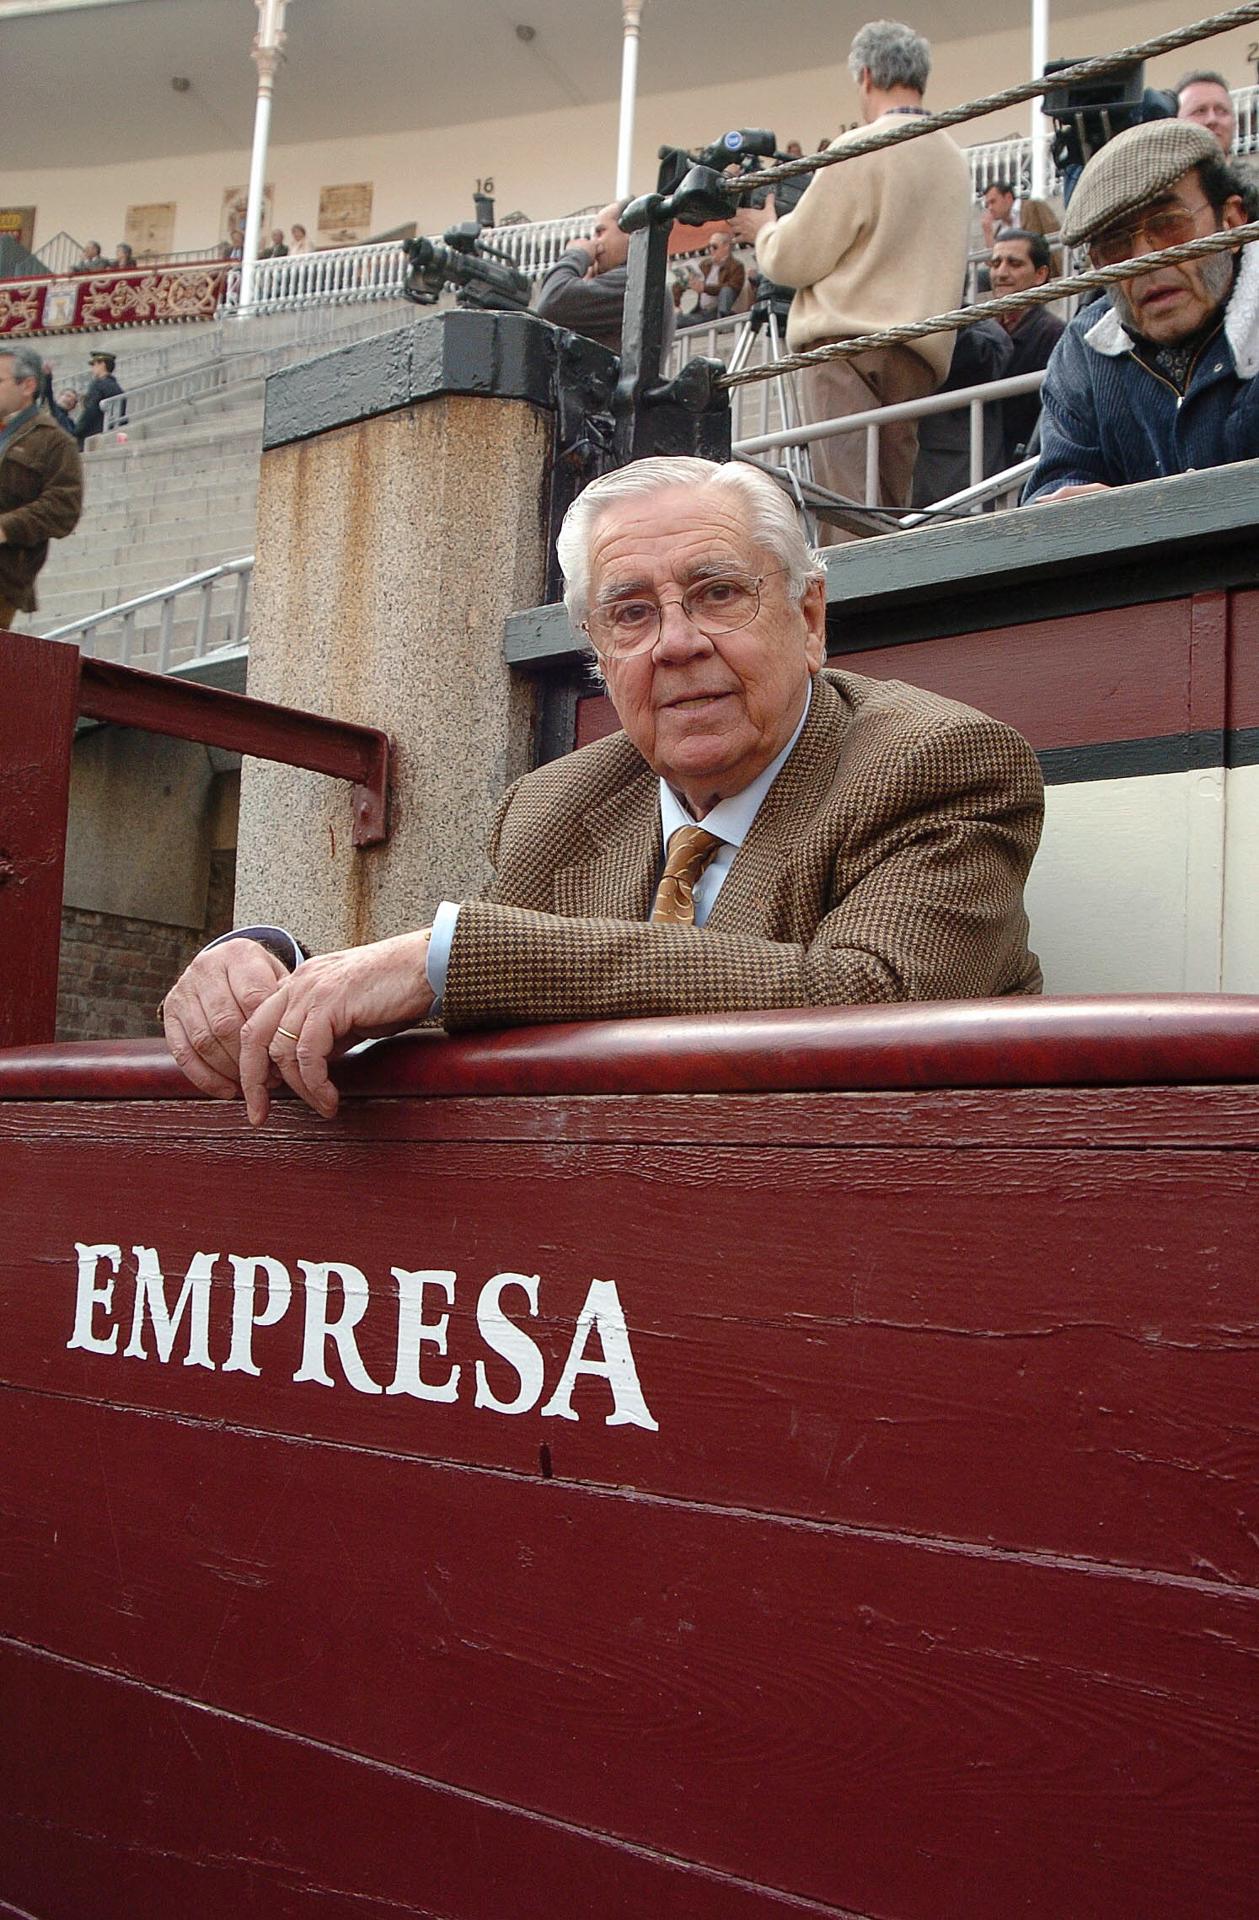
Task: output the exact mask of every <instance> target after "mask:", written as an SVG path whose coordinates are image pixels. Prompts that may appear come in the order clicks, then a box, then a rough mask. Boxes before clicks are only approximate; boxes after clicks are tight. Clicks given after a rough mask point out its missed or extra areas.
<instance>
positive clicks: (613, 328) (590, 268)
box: [533, 200, 676, 353]
mask: <svg viewBox="0 0 1259 1920" xmlns="http://www.w3.org/2000/svg"><path fill="white" fill-rule="evenodd" d="M628 205H629V201H628V200H614V201H613V202H612V204H611V205H610V206H607V207H604V208H603V209H602V210H601V211H600V212H599V213H598V214H596V216H595V223H594V227H593V229H592V230H591V233H590V236H589V238H588V239H586V240H574V242H573V244H572V246H571V247H569V249H568V251H567V252H566V253H563V254H561V255H560V258H559V259H558V260H557V261H556V263H555V265H554V266H553V267H552V268H551V271H550V272H549V273H548V274H547V275H546V278H545V279H544V280H543V282H542V285H541V287H540V288H539V290H538V297H537V300H536V301H535V302H534V308H533V310H534V312H535V313H536V314H538V315H539V316H540V317H541V318H542V319H543V320H549V321H550V322H551V324H552V325H553V326H556V327H567V328H569V330H570V331H571V332H573V333H584V334H585V336H586V338H587V339H588V340H597V341H598V343H599V345H600V346H601V347H609V348H610V349H611V351H612V352H613V353H619V352H620V351H621V326H622V323H623V320H624V314H625V282H626V279H627V277H628V273H629V269H628V267H627V265H626V262H627V260H628V259H629V235H628V233H622V231H621V227H620V219H621V215H622V214H623V213H624V211H625V209H626V207H627V206H628ZM675 324H676V316H675V313H674V308H673V300H672V298H671V297H670V295H669V294H668V293H667V292H666V294H665V302H664V345H665V351H666V352H668V349H669V347H670V346H671V344H672V342H673V330H674V326H675Z"/></svg>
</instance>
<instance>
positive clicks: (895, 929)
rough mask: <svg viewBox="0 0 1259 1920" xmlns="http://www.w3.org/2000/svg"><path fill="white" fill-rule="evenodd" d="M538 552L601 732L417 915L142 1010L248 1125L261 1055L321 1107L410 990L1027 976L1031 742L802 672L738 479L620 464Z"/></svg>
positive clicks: (804, 608)
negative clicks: (589, 674) (575, 647)
mask: <svg viewBox="0 0 1259 1920" xmlns="http://www.w3.org/2000/svg"><path fill="white" fill-rule="evenodd" d="M557 552H558V555H559V559H560V564H561V566H562V568H563V571H564V578H565V597H566V604H567V606H568V609H569V612H570V615H571V617H572V619H573V621H574V623H575V624H576V625H578V627H579V630H580V631H582V632H584V633H585V634H586V635H587V637H588V638H589V639H590V641H591V643H592V645H593V646H594V647H595V648H596V649H597V652H598V656H599V659H600V663H601V665H602V669H603V672H604V675H605V676H606V681H607V689H608V692H609V694H610V696H611V698H612V701H613V703H614V705H615V707H616V711H617V714H618V716H619V718H620V721H621V725H622V728H623V731H620V732H617V733H614V734H612V735H611V736H610V737H609V738H607V739H603V740H598V741H595V742H594V744H593V745H591V746H587V747H584V748H583V749H582V750H581V751H580V752H579V753H573V754H568V755H566V756H565V757H564V758H562V759H560V760H556V761H553V762H552V763H551V764H550V765H549V766H544V767H541V768H539V769H538V770H537V771H536V772H533V773H529V774H526V775H525V777H524V778H523V779H522V780H520V781H518V782H517V783H516V784H515V786H513V787H511V788H510V789H509V790H508V792H507V793H506V794H505V795H504V797H503V800H502V802H501V804H500V806H499V809H498V816H497V819H496V821H495V824H494V829H493V834H492V837H491V845H492V850H493V863H494V869H495V872H494V876H493V878H492V879H491V881H490V884H489V886H488V887H487V888H486V889H485V891H484V893H483V895H482V897H481V898H480V899H476V900H470V901H466V902H464V903H463V904H459V903H458V902H454V901H450V902H444V903H443V904H442V905H441V906H440V907H439V909H438V912H437V915H436V917H435V922H434V925H433V926H432V928H424V929H421V930H419V931H415V932H411V933H404V934H401V935H398V936H396V937H395V938H393V939H389V940H383V941H379V942H376V943H375V944H373V945H370V946H365V947H360V948H357V949H354V950H352V951H349V952H343V953H339V954H325V955H323V956H321V957H320V958H318V959H315V960H310V961H307V962H305V964H303V965H301V966H296V961H297V959H298V954H297V952H296V951H295V949H294V945H293V941H292V938H291V936H289V935H286V934H284V933H283V932H281V931H280V930H279V929H278V928H271V929H265V928H257V927H255V928H250V929H246V930H244V937H241V936H229V937H228V938H227V939H225V940H223V941H221V942H219V943H217V944H215V945H212V946H210V947H208V948H206V949H205V950H204V951H203V952H202V953H201V954H199V955H198V956H197V958H196V959H195V960H194V961H193V962H192V965H191V966H190V967H189V968H188V969H187V971H186V972H185V973H184V975H183V976H182V978H181V979H180V981H179V982H178V983H177V984H176V986H175V987H173V988H172V990H171V991H170V993H168V994H167V996H166V1000H165V1007H164V1019H165V1026H166V1034H167V1039H168V1042H169V1044H170V1047H171V1050H172V1052H173V1054H174V1056H175V1058H176V1060H177V1061H178V1062H179V1064H180V1066H181V1067H182V1069H183V1071H184V1072H185V1073H186V1074H187V1075H188V1077H189V1079H190V1080H191V1081H192V1082H193V1084H194V1085H196V1086H197V1087H199V1088H200V1089H201V1090H202V1091H203V1092H205V1093H208V1094H214V1095H217V1096H218V1097H219V1098H221V1099H230V1098H232V1097H234V1096H235V1095H236V1094H237V1092H238V1091H239V1090H240V1088H241V1086H242V1084H243V1086H244V1088H245V1090H246V1097H247V1101H248V1112H249V1117H250V1119H251V1120H252V1121H254V1122H255V1124H256V1123H258V1122H260V1121H261V1120H262V1119H263V1118H265V1115H266V1111H267V1092H266V1088H267V1086H268V1085H275V1084H276V1083H277V1077H278V1075H280V1074H282V1075H283V1077H284V1079H285V1080H286V1081H287V1082H288V1084H289V1085H290V1086H291V1087H292V1088H293V1090H294V1091H295V1092H297V1093H299V1094H300V1095H301V1097H302V1098H304V1099H306V1100H308V1101H309V1102H310V1104H311V1105H312V1106H313V1107H315V1109H316V1110H317V1111H318V1112H320V1113H322V1114H324V1115H330V1114H331V1113H332V1112H334V1111H335V1108H336V1095H335V1092H334V1090H333V1088H332V1086H331V1084H330V1083H329V1081H328V1079H327V1073H326V1064H327V1061H328V1058H329V1056H330V1054H331V1053H332V1052H333V1051H334V1050H335V1051H337V1052H342V1051H344V1049H345V1047H346V1046H347V1045H348V1044H349V1043H350V1042H351V1040H353V1039H357V1038H359V1037H361V1035H362V1034H363V1033H366V1032H372V1033H376V1034H381V1033H386V1032H396V1031H397V1030H398V1029H399V1028H402V1027H406V1026H410V1025H413V1024H414V1023H415V1022H416V1021H418V1020H422V1019H424V1018H425V1017H427V1016H428V1015H429V1014H431V1013H433V1012H434V1011H435V1010H436V1003H437V1002H438V1001H440V1012H441V1017H442V1019H443V1020H444V1021H445V1023H446V1025H447V1026H448V1027H449V1028H451V1029H453V1030H456V1031H458V1030H460V1029H470V1028H478V1027H480V1028H483V1027H505V1026H520V1025H526V1024H532V1023H535V1022H538V1021H567V1020H589V1019H614V1018H617V1017H622V1016H629V1017H638V1016H643V1015H650V1014H667V1013H684V1014H689V1013H717V1012H723V1011H727V1010H734V1009H745V1010H746V1009H751V1008H756V1007H782V1006H799V1007H815V1008H816V1007H819V1006H834V1005H842V1004H844V1003H853V1002H856V1003H862V1002H867V1001H886V1000H934V999H947V998H951V997H954V996H956V995H962V996H973V995H981V994H982V995H988V994H1033V993H1038V992H1039V991H1040V986H1041V979H1040V969H1039V967H1038V966H1037V963H1036V960H1035V958H1034V956H1033V955H1032V954H1031V953H1029V951H1028V947H1027V931H1028V929H1027V918H1026V915H1025V913H1024V910H1023V883H1024V880H1025V878H1026V874H1027V870H1028V867H1029V865H1030V862H1031V859H1032V855H1033V853H1034V851H1035V848H1036V842H1037V839H1038V836H1039V833H1040V824H1041V809H1042V795H1041V780H1040V773H1039V770H1038V768H1037V764H1036V758H1035V756H1034V754H1033V753H1032V751H1031V749H1030V748H1029V747H1028V746H1027V744H1026V743H1025V742H1024V741H1023V740H1021V739H1020V738H1019V736H1018V735H1017V734H1016V733H1014V732H1012V731H1011V729H1010V728H1008V727H1005V726H1001V725H999V724H998V723H997V722H995V721H992V720H989V719H986V718H985V717H984V716H983V715H981V714H977V713H975V712H973V711H972V710H971V709H970V708H969V707H963V706H959V705H957V704H956V703H955V702H953V701H951V700H944V699H941V698H939V697H938V696H937V695H935V694H931V693H923V692H919V691H918V690H917V689H915V688H912V687H906V686H903V685H901V684H900V683H899V682H898V681H877V680H868V679H865V678H863V677H862V676H860V675H858V674H852V673H847V672H842V671H840V672H823V671H822V667H823V663H824V660H825V657H826V592H825V584H824V573H823V569H822V567H821V566H820V565H819V564H818V559H817V556H816V555H815V554H813V553H811V552H810V551H809V549H808V547H807V546H806V545H805V542H804V537H803V534H802V531H801V528H800V524H799V519H798V517H797V515H796V513H795V510H794V508H793V507H792V505H791V503H790V501H789V500H788V499H787V498H786V496H785V495H784V494H783V493H782V492H781V491H780V489H779V487H778V486H777V484H776V483H775V482H774V481H773V480H772V479H771V478H770V477H769V476H768V475H767V474H763V473H759V472H757V471H755V470H754V469H753V468H751V467H748V466H746V465H744V464H743V463H741V462H739V461H730V462H728V463H727V464H725V465H724V466H718V465H716V464H715V463H713V462H712V461H707V460H694V459H648V460H640V461H636V462H634V463H633V464H632V465H631V466H629V467H626V468H622V469H621V470H620V471H618V472H615V473H608V474H604V475H603V476H602V477H601V478H599V479H597V480H594V481H592V482H591V484H590V485H589V486H588V487H586V489H585V490H584V491H583V492H582V493H581V494H579V495H578V497H577V500H576V502H575V503H574V505H573V506H572V507H570V508H569V511H568V515H567V518H566V520H565V523H564V526H563V528H562V530H561V533H560V536H559V540H558V543H557ZM700 820H702V821H703V823H704V825H703V827H702V828H699V827H697V824H696V823H697V822H698V821H700ZM666 848H667V849H668V859H667V863H666V858H665V850H666ZM662 867H663V872H662ZM256 935H261V936H262V938H261V939H259V938H255V936H256ZM282 954H283V955H284V956H285V957H284V958H281V957H280V956H281V955H282ZM289 969H293V971H291V972H290V971H289ZM247 1016H249V1018H248V1024H246V1019H247Z"/></svg>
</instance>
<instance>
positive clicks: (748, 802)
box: [660, 676, 813, 847]
mask: <svg viewBox="0 0 1259 1920" xmlns="http://www.w3.org/2000/svg"><path fill="white" fill-rule="evenodd" d="M812 704H813V680H812V677H811V676H810V679H809V685H808V690H807V692H806V694H805V701H804V712H803V713H802V714H801V715H800V721H799V725H798V726H797V727H796V730H795V732H794V733H793V734H792V736H791V738H790V740H788V742H787V744H786V746H785V747H784V748H783V750H782V752H781V753H780V754H779V755H778V756H777V757H776V758H775V759H773V760H771V761H770V763H769V765H768V766H767V767H766V769H765V771H764V772H763V773H758V774H757V776H756V778H755V780H753V781H752V783H751V785H750V786H747V787H744V789H743V791H742V793H732V794H730V795H729V796H728V797H727V798H726V799H725V800H719V801H718V802H717V804H716V806H715V807H714V808H713V809H712V811H711V812H710V813H706V814H705V815H704V819H703V822H702V824H703V827H704V831H705V832H706V833H714V834H716V836H717V838H718V839H719V840H724V841H725V842H726V845H727V846H731V847H741V846H742V845H743V842H744V841H745V840H746V839H747V836H748V833H749V831H750V830H751V826H752V822H753V821H754V820H755V818H756V816H757V814H758V813H759V812H760V810H761V803H762V801H763V800H764V798H765V796H766V794H767V793H768V792H769V790H770V788H771V787H772V786H773V784H774V782H775V780H776V779H777V778H778V776H779V774H780V773H781V772H782V770H783V768H784V766H785V765H786V763H787V761H788V759H789V758H790V756H791V750H792V748H793V747H794V746H795V744H796V741H797V740H798V739H799V738H800V735H801V734H802V733H803V731H804V723H805V721H806V720H807V719H808V717H809V708H810V707H811V706H812ZM695 825H696V820H695V816H694V814H693V813H692V812H691V810H690V808H689V807H688V806H687V805H686V803H685V801H683V800H679V798H678V796H677V794H676V793H675V792H674V791H673V788H672V787H671V786H669V785H668V783H667V782H666V781H664V780H662V781H661V782H660V830H661V833H662V835H663V838H664V844H665V846H666V847H667V846H668V844H669V836H670V834H672V833H676V832H677V830H678V828H679V827H693V826H695Z"/></svg>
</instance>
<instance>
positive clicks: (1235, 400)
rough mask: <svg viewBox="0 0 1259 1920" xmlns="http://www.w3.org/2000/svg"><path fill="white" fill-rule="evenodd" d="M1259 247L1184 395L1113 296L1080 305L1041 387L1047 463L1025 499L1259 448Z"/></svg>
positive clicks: (1249, 252) (1182, 469) (1119, 482)
mask: <svg viewBox="0 0 1259 1920" xmlns="http://www.w3.org/2000/svg"><path fill="white" fill-rule="evenodd" d="M1256 376H1259V247H1255V246H1250V247H1246V248H1245V249H1244V250H1243V253H1242V259H1241V264H1240V266H1239V268H1238V272H1237V278H1236V280H1235V281H1234V283H1233V291H1232V293H1231V295H1230V296H1229V300H1228V304H1227V306H1226V307H1225V310H1224V329H1223V332H1222V333H1217V334H1215V335H1214V336H1213V337H1212V338H1211V339H1210V340H1209V341H1208V342H1207V344H1206V346H1205V348H1203V349H1202V350H1201V351H1200V353H1199V355H1198V358H1197V361H1196V362H1195V364H1194V367H1193V370H1192V372H1191V374H1190V377H1189V384H1188V386H1187V388H1186V390H1185V395H1184V398H1183V399H1182V398H1181V396H1180V395H1179V394H1178V393H1177V392H1176V389H1175V388H1174V387H1173V385H1172V384H1171V382H1170V381H1169V380H1166V379H1165V378H1164V377H1163V376H1162V375H1161V374H1158V373H1155V372H1154V371H1152V370H1151V368H1150V367H1148V366H1146V365H1144V364H1143V362H1142V361H1141V360H1140V359H1138V358H1137V356H1136V354H1134V352H1133V350H1132V341H1131V339H1130V338H1129V336H1128V335H1127V334H1126V333H1125V332H1124V330H1123V328H1122V327H1121V326H1120V324H1119V318H1118V315H1117V314H1116V313H1115V311H1114V309H1113V308H1112V307H1111V306H1109V305H1106V306H1104V307H1100V306H1098V305H1094V306H1090V307H1085V308H1083V309H1082V311H1081V312H1079V313H1077V314H1076V316H1075V318H1074V320H1072V322H1071V324H1070V326H1069V327H1068V328H1067V330H1066V332H1065V333H1064V334H1063V336H1062V338H1061V340H1060V341H1059V342H1058V344H1057V346H1056V347H1055V348H1054V351H1053V354H1052V355H1051V357H1050V361H1049V365H1048V367H1047V368H1046V370H1045V384H1044V386H1043V387H1042V388H1041V395H1040V398H1041V421H1040V444H1041V455H1040V460H1039V463H1038V464H1037V467H1036V469H1035V471H1034V473H1033V474H1032V476H1031V478H1030V480H1029V481H1028V483H1027V487H1026V490H1025V492H1024V494H1023V500H1024V504H1026V503H1027V502H1029V501H1032V500H1037V499H1039V498H1040V497H1041V496H1042V495H1043V494H1047V493H1053V492H1054V490H1055V489H1056V488H1058V487H1067V486H1073V485H1074V486H1082V485H1084V484H1086V483H1087V482H1089V481H1091V480H1100V481H1101V482H1102V483H1103V484H1104V485H1106V486H1109V487H1120V486H1124V485H1126V484H1128V483H1129V482H1131V481H1134V480H1157V479H1158V478H1160V476H1162V475H1163V474H1168V473H1188V472H1189V471H1190V470H1191V469H1192V468H1194V467H1220V466H1224V465H1225V464H1226V463H1227V462H1228V461H1230V460H1249V459H1251V458H1252V457H1253V456H1254V455H1256V454H1259V378H1257V377H1256Z"/></svg>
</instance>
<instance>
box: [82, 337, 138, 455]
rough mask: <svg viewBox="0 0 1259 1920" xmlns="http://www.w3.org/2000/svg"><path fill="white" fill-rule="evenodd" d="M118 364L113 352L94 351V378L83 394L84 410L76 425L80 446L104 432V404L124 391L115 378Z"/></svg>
mask: <svg viewBox="0 0 1259 1920" xmlns="http://www.w3.org/2000/svg"><path fill="white" fill-rule="evenodd" d="M116 364H117V362H116V361H115V359H114V356H113V354H112V353H94V354H93V355H92V358H91V362H90V365H91V370H92V379H91V383H90V385H89V386H88V390H87V392H86V393H85V394H84V396H83V411H82V412H81V413H80V415H79V417H78V419H77V421H76V422H75V427H74V434H75V438H76V439H77V441H78V443H79V446H80V448H82V447H83V445H84V444H85V442H86V441H88V440H90V439H92V438H93V436H94V435H95V434H98V433H104V431H105V420H104V415H103V412H102V409H103V407H104V404H105V402H106V400H110V399H112V398H113V396H114V395H115V394H116V393H121V392H122V387H121V386H120V385H119V383H118V381H117V380H116V379H115V378H114V367H115V365H116ZM123 417H124V418H125V417H126V416H125V415H124V416H123Z"/></svg>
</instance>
